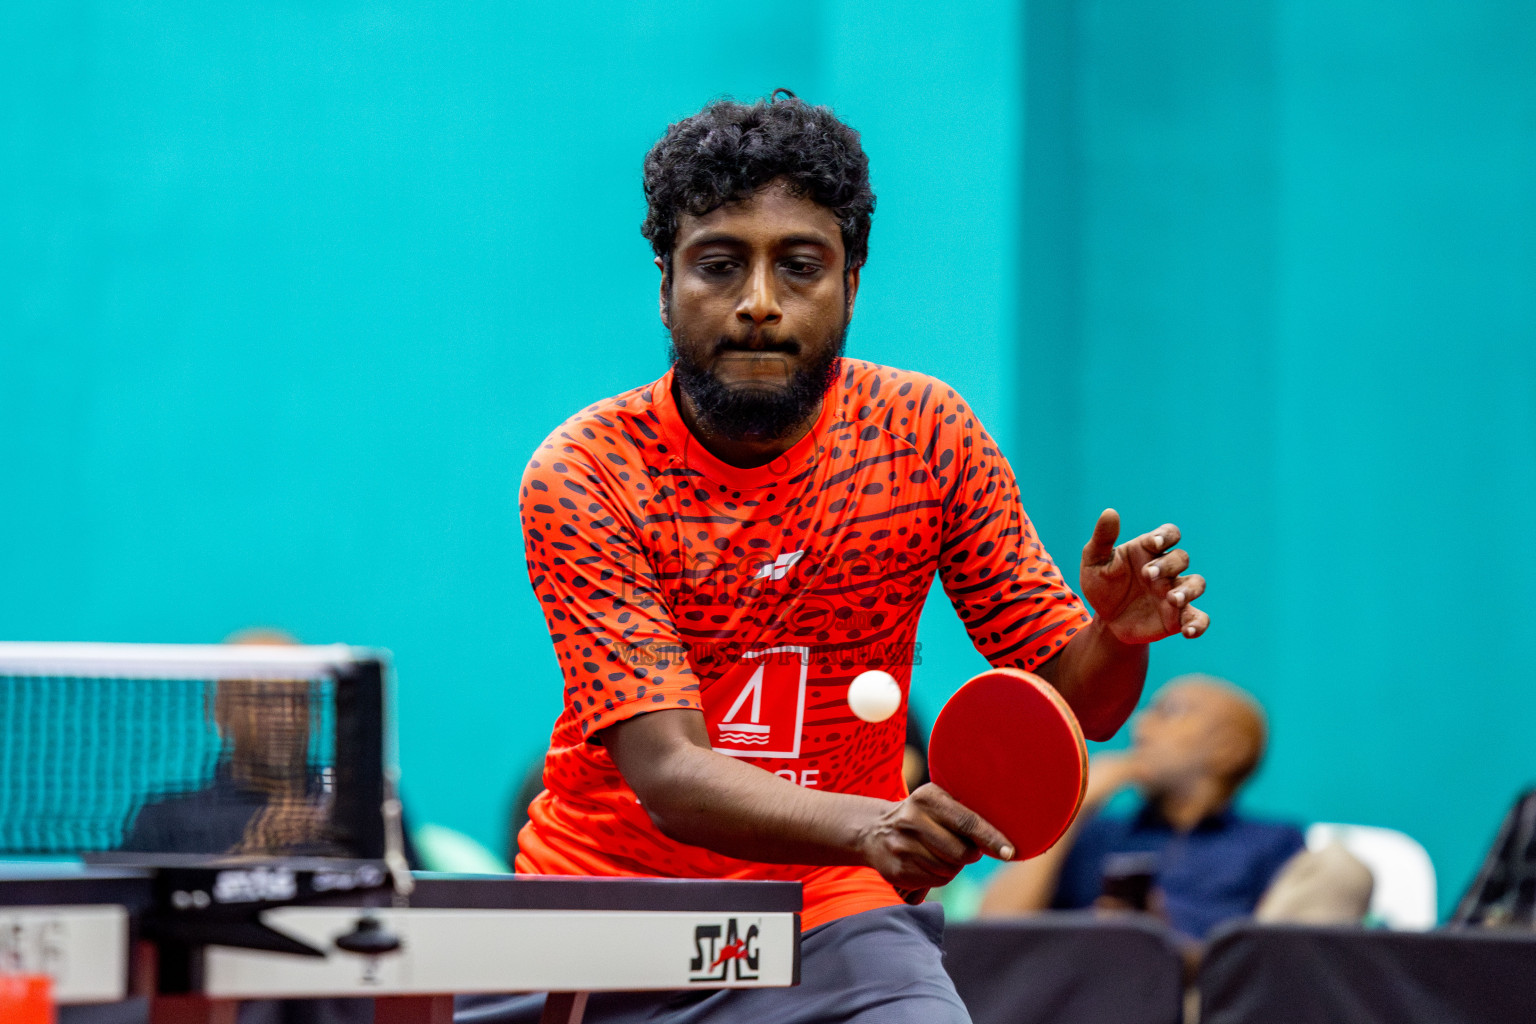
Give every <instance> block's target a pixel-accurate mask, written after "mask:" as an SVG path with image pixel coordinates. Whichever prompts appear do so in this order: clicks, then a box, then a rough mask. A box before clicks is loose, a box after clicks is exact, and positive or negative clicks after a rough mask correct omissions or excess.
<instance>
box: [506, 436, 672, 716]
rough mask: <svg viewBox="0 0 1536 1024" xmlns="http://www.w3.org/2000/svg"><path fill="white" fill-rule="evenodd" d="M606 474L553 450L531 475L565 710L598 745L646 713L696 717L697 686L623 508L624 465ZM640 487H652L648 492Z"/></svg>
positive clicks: (535, 533) (532, 513)
mask: <svg viewBox="0 0 1536 1024" xmlns="http://www.w3.org/2000/svg"><path fill="white" fill-rule="evenodd" d="M610 465H611V466H612V468H605V467H604V465H603V463H602V461H601V460H598V459H595V458H593V456H592V455H591V453H590V452H588V451H586V450H584V449H582V448H578V447H576V446H574V445H570V444H565V445H557V444H548V443H547V444H545V445H543V446H541V447H540V448H539V450H538V451H537V452H536V453H535V454H534V456H533V458H532V459H531V460H530V461H529V463H528V468H527V469H526V470H525V471H524V474H523V483H522V490H521V496H520V497H521V500H520V511H521V514H522V521H523V538H524V544H525V545H526V550H527V559H528V576H529V579H530V581H531V582H532V584H533V591H534V594H535V596H536V597H537V598H538V601H539V605H540V607H541V608H542V609H543V612H544V619H545V622H546V624H547V625H548V626H549V634H550V638H551V639H552V640H553V641H554V647H555V655H556V657H557V658H558V659H559V663H560V672H561V676H562V679H563V683H564V699H565V704H566V707H567V709H568V710H569V712H570V714H571V715H572V716H573V718H574V720H575V721H576V723H577V724H578V725H579V726H580V729H581V735H582V736H584V737H587V738H589V739H590V738H591V737H592V736H593V735H594V734H595V733H597V732H598V731H599V730H602V729H605V728H607V727H608V726H610V725H613V724H615V723H617V722H622V721H624V720H626V719H628V718H632V717H634V716H635V715H637V714H643V713H645V712H648V711H658V710H663V709H670V708H698V707H699V706H700V705H699V699H698V691H699V687H698V680H697V679H696V678H695V677H694V674H693V671H692V669H691V668H689V666H688V664H687V660H686V657H685V655H684V648H683V645H682V643H681V641H680V640H679V638H678V635H677V632H676V631H675V629H674V628H673V626H672V623H671V619H670V616H669V615H668V613H667V609H666V607H665V604H664V602H663V600H662V598H661V596H660V594H659V593H658V591H657V589H656V578H655V575H654V573H653V572H652V570H651V568H650V564H649V562H648V560H647V559H646V557H645V555H644V552H643V551H642V550H641V547H640V545H639V543H638V541H637V539H636V536H635V524H634V523H633V522H632V520H631V518H630V513H629V512H628V511H626V505H625V503H624V502H621V501H618V500H616V499H615V498H614V497H613V495H614V494H615V493H617V488H618V487H620V486H628V487H634V486H637V485H636V484H634V483H623V482H621V481H618V480H616V479H614V478H613V476H612V474H614V473H617V472H623V470H622V469H621V468H620V467H622V466H623V465H624V463H623V461H622V459H616V460H615V461H613V462H611V463H610ZM638 486H644V485H643V484H640V485H638Z"/></svg>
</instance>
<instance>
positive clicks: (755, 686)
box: [704, 646, 811, 758]
mask: <svg viewBox="0 0 1536 1024" xmlns="http://www.w3.org/2000/svg"><path fill="white" fill-rule="evenodd" d="M810 663H811V649H810V648H809V647H797V646H786V647H770V648H768V649H767V650H763V651H749V652H747V653H746V654H743V655H742V656H741V661H739V662H737V663H736V664H735V665H733V666H731V668H730V670H729V671H727V672H726V673H725V675H723V676H721V677H720V679H719V680H718V681H716V682H714V683H712V684H710V687H709V699H708V700H706V701H705V702H704V721H705V724H706V725H708V726H709V745H710V746H711V747H713V748H714V750H715V751H716V752H717V753H721V754H730V755H731V756H732V757H789V758H795V757H799V756H800V730H801V727H802V726H803V725H804V723H805V679H806V675H807V673H808V671H809V668H810ZM717 696H718V698H719V699H715V698H716V697H717Z"/></svg>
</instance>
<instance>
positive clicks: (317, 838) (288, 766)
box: [119, 630, 341, 856]
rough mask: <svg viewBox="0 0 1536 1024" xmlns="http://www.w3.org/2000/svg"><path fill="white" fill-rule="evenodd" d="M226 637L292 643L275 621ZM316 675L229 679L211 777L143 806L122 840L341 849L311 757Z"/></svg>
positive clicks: (221, 849)
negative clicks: (271, 626)
mask: <svg viewBox="0 0 1536 1024" xmlns="http://www.w3.org/2000/svg"><path fill="white" fill-rule="evenodd" d="M228 642H229V643H236V644H254V645H260V646H288V645H291V644H293V643H296V641H295V640H294V639H293V638H292V637H290V636H288V635H287V634H286V633H281V632H279V631H276V630H247V631H245V632H242V633H237V634H235V635H234V636H232V637H230V638H229V641H228ZM309 705H310V684H309V683H308V682H306V681H304V680H289V679H224V680H220V681H219V682H218V684H217V686H216V687H215V689H214V690H213V691H212V699H211V700H210V701H209V708H208V714H209V717H210V719H211V720H212V722H213V726H214V728H215V729H216V730H217V731H218V735H219V740H220V743H221V744H222V746H223V750H222V751H221V752H220V755H219V760H218V763H217V764H216V765H215V766H214V777H213V779H212V781H211V782H210V784H209V785H207V786H205V787H203V788H202V789H199V790H196V791H194V792H189V793H181V794H175V795H171V796H166V797H163V798H161V799H158V800H154V801H151V802H149V803H147V804H145V805H144V806H143V807H141V808H140V809H139V812H138V815H137V816H136V817H135V819H134V822H133V827H132V829H131V830H130V831H129V834H128V836H127V837H126V838H125V839H124V841H123V843H122V845H121V846H120V847H119V849H121V850H124V851H134V852H143V853H206V854H220V853H231V854H277V853H282V854H290V855H304V854H310V855H319V856H323V855H326V854H335V853H339V852H341V851H339V850H337V849H333V848H332V847H331V845H330V844H329V843H327V842H326V840H325V825H326V816H327V813H328V810H329V803H330V793H329V792H328V789H329V787H328V786H327V785H326V784H325V782H324V780H323V779H322V778H321V776H320V775H319V774H318V773H317V772H315V771H314V770H313V769H312V768H311V766H310V764H309V744H310V719H311V715H310V706H309Z"/></svg>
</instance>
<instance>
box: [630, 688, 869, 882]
mask: <svg viewBox="0 0 1536 1024" xmlns="http://www.w3.org/2000/svg"><path fill="white" fill-rule="evenodd" d="M603 742H604V743H605V745H606V746H607V747H608V751H609V753H610V754H611V755H612V757H613V760H614V763H615V764H616V765H617V766H618V768H619V771H620V772H621V773H622V774H623V776H624V778H625V781H627V782H628V783H629V785H630V787H631V788H632V789H634V791H635V793H636V795H637V796H638V797H639V798H640V804H641V806H642V807H644V808H645V811H646V813H647V814H648V815H650V818H651V821H652V822H654V823H655V825H656V827H657V829H659V830H660V831H661V833H662V834H663V835H665V836H667V837H668V838H669V839H674V840H676V841H677V842H680V843H688V844H689V845H691V846H702V847H704V848H705V849H709V850H714V851H715V852H716V853H722V854H725V855H726V856H730V857H739V858H742V859H743V860H754V861H760V862H764V863H770V864H863V863H865V862H866V858H865V855H864V853H863V852H862V846H863V842H864V840H865V839H866V838H867V836H868V833H869V831H870V830H872V829H875V828H878V823H879V820H880V817H881V815H882V814H883V813H884V812H885V811H886V810H888V809H889V808H890V807H892V806H893V805H892V804H891V803H890V802H889V801H885V800H877V799H874V798H873V797H865V796H853V795H851V794H847V793H828V792H821V791H818V790H814V789H806V788H804V787H801V786H797V785H795V784H794V783H792V782H789V781H787V780H785V779H782V778H780V777H778V776H777V775H774V774H772V773H770V772H765V771H763V770H762V769H760V768H756V767H754V766H752V765H749V764H747V763H745V762H743V761H739V760H737V759H736V758H734V757H728V756H726V755H724V754H718V753H716V752H715V751H713V750H711V749H709V745H708V735H707V733H705V732H704V727H703V719H702V716H700V715H698V713H697V712H690V711H682V710H679V711H659V712H653V713H651V714H647V715H640V716H637V717H635V718H632V719H630V720H629V721H627V722H621V723H620V724H618V725H616V726H613V727H611V728H609V729H607V730H604V732H603Z"/></svg>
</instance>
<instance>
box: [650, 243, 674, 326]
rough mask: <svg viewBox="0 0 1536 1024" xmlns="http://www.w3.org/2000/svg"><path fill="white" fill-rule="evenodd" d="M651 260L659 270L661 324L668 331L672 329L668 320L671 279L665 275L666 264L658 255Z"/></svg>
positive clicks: (669, 316)
mask: <svg viewBox="0 0 1536 1024" xmlns="http://www.w3.org/2000/svg"><path fill="white" fill-rule="evenodd" d="M651 262H653V263H655V264H656V269H657V270H659V271H661V296H660V300H661V301H660V312H661V326H663V327H665V328H666V329H667V330H669V331H670V330H671V329H672V324H671V323H670V321H671V312H672V297H671V294H670V292H671V291H672V281H671V279H670V277H669V276H668V275H667V265H666V263H664V262H662V259H661V257H660V256H657V257H656V258H655V259H654V260H652V261H651Z"/></svg>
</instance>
